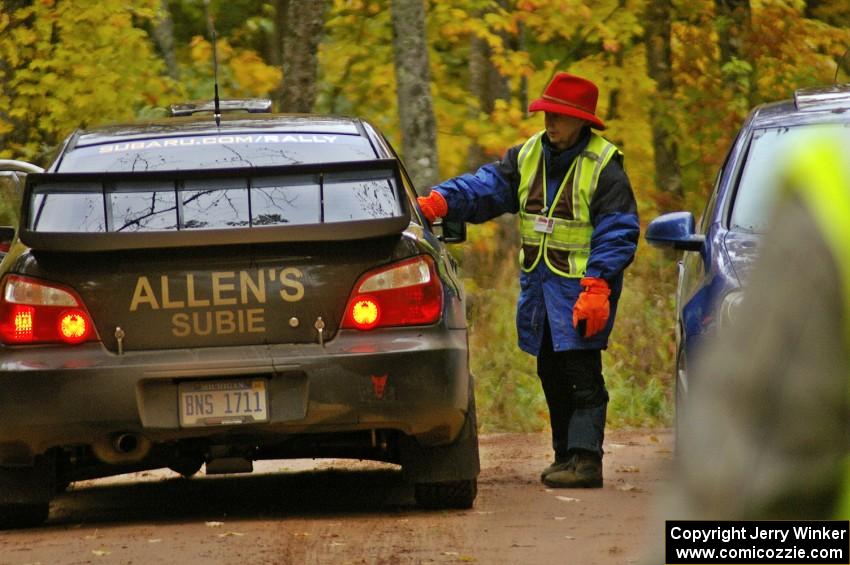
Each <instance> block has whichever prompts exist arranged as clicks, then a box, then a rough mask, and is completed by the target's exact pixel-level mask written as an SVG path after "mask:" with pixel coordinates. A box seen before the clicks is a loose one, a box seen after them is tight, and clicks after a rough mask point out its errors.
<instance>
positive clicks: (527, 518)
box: [0, 430, 672, 565]
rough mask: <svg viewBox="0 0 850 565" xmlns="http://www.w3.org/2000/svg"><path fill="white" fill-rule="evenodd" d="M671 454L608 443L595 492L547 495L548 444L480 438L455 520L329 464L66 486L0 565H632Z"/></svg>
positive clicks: (4, 545) (0, 546)
mask: <svg viewBox="0 0 850 565" xmlns="http://www.w3.org/2000/svg"><path fill="white" fill-rule="evenodd" d="M671 441H672V435H671V433H670V432H669V430H649V431H647V430H643V431H620V432H612V433H609V434H608V437H607V438H606V444H605V449H606V452H607V454H606V458H605V468H604V472H605V479H606V482H605V487H604V488H603V489H597V490H551V489H547V488H546V487H544V486H543V485H542V484H541V483H540V482H539V481H538V473H539V471H540V469H541V468H543V467H544V466H545V465H546V464H547V463H548V460H547V459H548V457H549V453H550V449H549V447H548V444H549V438H548V436H547V435H545V434H499V435H485V436H483V437H482V438H481V457H482V472H481V476H480V478H479V495H478V499H477V500H476V504H475V507H474V508H473V509H472V510H465V511H431V512H426V511H421V510H418V509H417V508H416V507H415V506H413V494H412V490H411V489H410V488H409V487H406V486H405V485H404V484H403V483H402V482H401V479H400V471H399V470H398V468H395V467H393V466H389V465H378V464H372V463H365V462H349V461H340V460H335V461H333V462H327V461H304V460H299V461H274V462H265V463H260V464H257V471H255V473H254V474H252V475H232V476H225V477H220V476H216V477H204V476H202V475H201V476H198V477H196V478H194V479H191V480H188V481H187V480H185V479H182V478H179V477H178V476H177V475H175V474H173V473H171V472H170V471H161V472H155V473H141V474H136V475H128V476H123V477H119V478H114V479H108V480H100V481H88V482H84V483H77V484H75V485H73V486H72V487H71V489H70V490H69V491H68V492H67V493H65V494H63V495H62V496H60V497H58V498H57V499H56V500H55V501H54V503H53V504H52V505H51V511H50V520H49V522H48V523H47V525H46V526H45V527H42V528H38V529H33V530H24V531H6V532H0V564H2V565H7V564H8V565H24V564H30V565H34V564H41V565H68V564H83V563H86V564H88V563H91V564H103V565H112V564H134V565H147V564H163V565H167V564H179V565H211V564H215V565H218V564H240V565H257V564H267V563H275V564H277V563H280V564H299V565H300V564H344V563H356V564H360V563H368V564H395V563H405V564H406V563H417V564H418V563H481V564H503V563H504V564H517V563H522V564H535V565H536V564H548V563H553V564H556V563H557V564H581V565H593V564H600V565H601V564H606V565H608V564H610V565H614V564H616V565H623V564H628V563H637V562H638V561H639V558H640V556H641V554H642V551H643V547H644V544H645V542H646V532H647V528H648V515H649V509H650V506H651V502H652V494H653V492H654V491H656V490H657V488H658V487H659V486H660V484H661V483H662V481H663V480H664V478H665V475H666V474H667V470H668V467H669V463H670V460H671V457H672V454H671ZM280 471H285V472H280Z"/></svg>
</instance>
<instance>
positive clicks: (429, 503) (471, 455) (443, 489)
mask: <svg viewBox="0 0 850 565" xmlns="http://www.w3.org/2000/svg"><path fill="white" fill-rule="evenodd" d="M456 444H457V445H458V446H463V448H464V451H467V452H468V454H465V455H463V456H462V457H463V458H464V459H468V460H471V461H474V468H475V476H474V477H473V478H470V479H460V480H453V481H434V482H417V483H415V484H414V498H415V499H416V504H417V505H419V506H420V507H422V508H430V509H437V508H460V509H464V508H472V504H473V503H474V502H475V497H476V496H477V495H478V479H477V476H478V469H479V468H480V465H479V458H478V419H477V417H476V411H475V387H474V385H473V381H472V378H470V380H469V401H468V404H467V411H466V421H465V422H464V424H463V428H462V429H461V432H460V435H459V436H458V439H457V442H456Z"/></svg>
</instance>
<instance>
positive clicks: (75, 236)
mask: <svg viewBox="0 0 850 565" xmlns="http://www.w3.org/2000/svg"><path fill="white" fill-rule="evenodd" d="M369 172H373V173H374V175H369V174H368V173H369ZM334 174H337V175H338V174H342V175H345V174H353V175H358V177H359V178H358V179H357V180H387V181H389V185H390V186H391V188H392V190H393V193H394V198H395V199H396V202H397V204H398V205H397V208H396V212H397V213H396V214H395V215H392V216H385V215H381V216H380V217H374V218H368V219H356V220H346V221H334V222H325V221H324V210H325V201H324V189H323V186H324V185H323V182H324V181H323V179H324V177H325V175H334ZM364 174H365V178H364ZM296 175H298V176H302V177H303V176H305V175H315V177H314V178H315V179H317V181H316V182H317V186H318V195H317V198H320V199H321V201H320V204H319V209H320V210H321V214H320V216H321V217H320V218H319V220H318V221H317V222H316V223H310V224H297V225H286V224H283V225H271V226H269V225H263V226H258V225H253V224H252V223H251V219H250V218H249V221H248V225H247V226H244V225H240V226H238V227H227V228H213V229H187V228H186V227H182V228H181V227H179V226H181V222H180V221H179V218H181V217H182V216H181V215H180V214H181V213H180V209H181V207H182V199H181V198H180V197H179V191H181V190H182V187H183V186H184V185H183V183H185V181H187V180H191V181H193V183H194V184H197V181H203V180H206V179H210V180H213V179H219V180H221V179H224V180H227V179H234V180H235V181H239V182H244V183H245V185H246V188H247V194H248V199H249V202H250V199H251V198H252V192H253V190H252V188H251V186H252V180H254V179H258V178H262V177H287V176H296ZM122 182H123V183H127V182H131V183H133V185H134V186H136V187H138V186H139V183H145V182H151V183H158V184H157V186H159V187H161V186H163V183H172V184H173V186H174V191H175V193H176V196H175V201H176V204H175V212H174V213H175V226H178V227H175V228H174V229H170V230H169V229H165V230H156V231H154V230H149V231H116V228H115V226H113V225H110V223H111V216H112V214H111V212H110V205H109V198H108V196H109V195H111V194H115V193H116V192H117V193H120V192H121V186H122V185H121V183H122ZM240 189H241V187H240ZM152 190H153V189H152ZM168 192H170V189H169V191H168ZM62 193H65V194H72V193H73V194H83V195H98V194H99V195H101V197H102V202H103V208H104V211H103V219H104V220H105V221H104V222H103V224H104V225H102V226H100V229H98V230H96V231H44V230H39V229H38V225H37V224H38V221H37V218H38V215H39V213H40V212H39V210H38V209H37V207H38V204H37V199H38V198H39V197H40V196H41V195H45V194H47V195H49V194H62ZM89 197H90V196H89ZM92 200H93V201H95V202H96V201H98V200H99V199H98V198H97V196H94V198H93V199H92ZM42 201H43V200H42ZM249 206H250V204H249ZM98 213H99V211H98ZM169 213H170V209H169ZM249 215H250V214H249ZM410 217H411V214H410V206H409V202H408V197H407V195H406V192H405V190H404V185H403V183H402V178H401V171H400V169H399V164H398V161H396V160H395V159H379V160H372V161H358V162H341V163H320V164H309V165H286V166H273V167H252V168H247V167H243V168H230V169H207V170H178V171H145V172H121V173H112V172H109V173H105V172H99V173H41V174H30V175H27V179H26V187H25V189H24V195H23V199H22V206H21V222H20V231H19V238H20V240H21V241H22V242H23V243H24V244H25V245H27V246H28V247H30V248H31V249H34V250H42V251H68V252H79V251H115V250H125V249H155V248H169V247H196V246H207V245H237V244H250V243H273V242H308V241H314V242H315V241H344V240H359V239H369V238H375V237H382V236H387V235H392V234H397V233H401V232H402V231H404V230H405V229H406V228H407V227H408V226H409V224H410Z"/></svg>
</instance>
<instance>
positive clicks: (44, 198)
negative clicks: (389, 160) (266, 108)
mask: <svg viewBox="0 0 850 565" xmlns="http://www.w3.org/2000/svg"><path fill="white" fill-rule="evenodd" d="M396 183H397V180H396V178H395V175H394V173H393V172H392V171H391V170H368V171H362V172H358V171H345V172H331V173H322V174H292V175H277V176H255V177H251V178H250V179H248V178H240V177H232V178H231V177H226V178H205V179H185V180H180V181H167V180H138V181H135V180H120V181H117V182H103V183H101V182H73V183H63V184H56V185H53V184H50V183H42V184H40V185H38V187H37V188H36V191H35V193H34V194H33V197H32V200H31V208H30V215H29V216H30V222H29V229H31V230H33V231H38V232H72V233H103V232H139V231H175V230H203V229H227V228H240V227H253V226H274V225H304V224H323V223H334V222H346V221H352V220H368V219H375V218H391V217H395V216H400V215H401V214H402V209H401V206H400V204H399V201H398V197H397V194H398V190H397V188H396Z"/></svg>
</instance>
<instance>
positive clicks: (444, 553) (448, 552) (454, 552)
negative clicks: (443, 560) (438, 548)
mask: <svg viewBox="0 0 850 565" xmlns="http://www.w3.org/2000/svg"><path fill="white" fill-rule="evenodd" d="M443 555H460V553H458V552H457V551H444V552H443Z"/></svg>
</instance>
